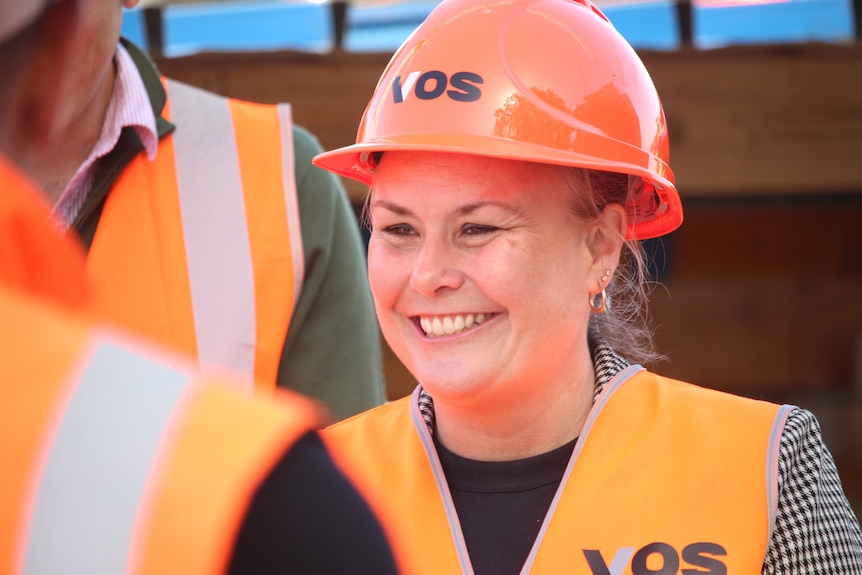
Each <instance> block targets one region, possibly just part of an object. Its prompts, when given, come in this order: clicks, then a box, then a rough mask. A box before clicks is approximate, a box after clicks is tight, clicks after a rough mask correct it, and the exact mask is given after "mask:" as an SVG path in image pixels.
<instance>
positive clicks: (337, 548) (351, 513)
mask: <svg viewBox="0 0 862 575" xmlns="http://www.w3.org/2000/svg"><path fill="white" fill-rule="evenodd" d="M228 573H229V574H230V575H252V574H254V575H259V574H266V575H268V574H272V575H275V574H278V575H326V574H330V573H331V574H336V573H339V574H345V575H347V574H350V575H363V574H367V575H395V573H397V570H396V567H395V561H394V559H393V556H392V553H391V550H390V548H389V544H388V542H387V540H386V537H385V535H384V533H383V530H382V528H381V526H380V523H379V522H378V520H377V518H376V516H375V515H374V514H373V513H372V512H371V509H370V508H369V507H368V505H367V503H366V502H365V500H364V499H362V497H360V495H359V493H358V492H357V491H356V489H355V488H354V487H353V485H352V484H351V483H349V482H348V480H347V479H346V478H345V477H344V475H343V474H342V473H341V471H340V470H339V469H338V468H337V467H336V466H335V464H334V463H333V461H332V459H331V458H330V456H329V453H328V452H327V451H326V448H325V447H324V445H323V443H322V442H321V440H320V437H319V436H318V435H317V434H316V433H313V432H312V433H309V434H307V435H306V436H304V437H303V438H302V439H300V440H299V441H298V442H297V443H296V444H295V445H294V446H293V448H291V449H290V450H288V451H287V452H286V454H285V455H284V457H282V459H281V460H280V461H279V462H278V464H277V465H276V466H275V468H274V469H273V470H272V472H271V473H270V474H269V476H268V477H267V478H266V479H265V480H264V482H263V483H262V484H261V485H260V487H259V488H258V490H257V492H256V493H255V495H254V498H253V499H252V502H251V504H250V506H249V509H248V512H247V514H246V517H245V520H244V522H243V525H242V527H241V529H240V532H239V535H238V537H237V541H236V544H235V545H234V550H233V556H232V558H231V561H230V567H229V571H228Z"/></svg>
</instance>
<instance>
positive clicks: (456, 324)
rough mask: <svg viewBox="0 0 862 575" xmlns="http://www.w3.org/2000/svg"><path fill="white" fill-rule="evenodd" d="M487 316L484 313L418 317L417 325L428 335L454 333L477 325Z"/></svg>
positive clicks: (438, 335) (437, 335)
mask: <svg viewBox="0 0 862 575" xmlns="http://www.w3.org/2000/svg"><path fill="white" fill-rule="evenodd" d="M487 317H489V316H487V315H485V314H484V313H476V314H472V313H468V314H466V315H444V316H433V317H424V316H423V317H420V318H419V326H420V327H421V328H422V331H424V332H425V335H426V336H428V337H442V336H444V335H454V334H456V333H461V332H464V331H467V330H469V329H472V328H474V327H476V326H478V325H479V324H480V323H482V322H483V321H485V319H486V318H487Z"/></svg>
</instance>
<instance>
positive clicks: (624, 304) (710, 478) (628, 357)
mask: <svg viewBox="0 0 862 575" xmlns="http://www.w3.org/2000/svg"><path fill="white" fill-rule="evenodd" d="M377 86H378V87H377V89H376V91H375V93H374V94H373V96H372V98H371V101H370V102H369V104H368V107H367V108H366V111H365V114H364V116H363V118H362V121H361V123H360V127H359V130H358V136H357V140H356V143H355V144H354V145H352V146H348V147H345V148H341V149H337V150H332V151H328V152H326V153H324V154H321V155H319V156H317V157H316V158H315V160H314V161H315V163H316V164H317V165H319V166H321V167H323V168H326V169H328V170H331V171H333V172H335V173H337V174H340V175H343V176H348V177H353V178H355V179H358V180H360V181H362V182H365V183H367V184H369V185H370V191H369V195H368V198H367V215H368V219H369V222H370V227H371V238H370V242H369V246H368V265H369V279H370V284H371V291H372V295H373V298H374V301H375V305H376V309H377V314H378V320H379V322H380V324H381V328H382V331H383V334H384V337H385V338H386V340H387V342H388V343H389V345H390V346H391V348H392V349H393V351H394V352H395V354H396V355H397V356H398V358H399V359H400V360H401V361H402V362H403V363H404V365H405V366H406V367H407V368H408V369H409V370H410V372H411V373H412V374H413V375H414V376H415V378H416V380H417V382H418V386H417V387H416V389H415V391H414V393H413V394H412V396H411V397H406V398H403V399H401V400H398V401H394V402H392V403H390V404H388V405H385V406H382V407H378V408H376V409H373V410H370V411H369V412H366V413H364V414H361V415H358V416H356V417H354V418H351V419H349V420H346V421H343V422H339V423H336V424H334V425H333V426H331V427H329V428H328V429H326V430H325V431H324V433H323V436H324V441H325V442H326V443H327V445H328V446H329V447H330V449H331V450H332V452H333V454H334V455H335V457H336V459H337V460H338V461H339V462H340V463H341V464H342V465H343V466H344V469H345V470H346V471H347V473H348V475H349V476H350V477H352V478H353V480H354V481H355V482H356V484H357V485H358V486H359V487H360V489H361V490H362V491H363V493H365V494H366V497H367V498H368V499H369V500H370V501H372V502H373V505H374V506H375V508H376V509H377V510H378V513H379V515H380V516H381V517H382V518H383V521H384V525H386V526H387V529H388V532H389V533H390V536H391V538H392V540H393V541H394V546H395V549H396V555H397V557H398V560H399V561H400V564H401V566H402V569H403V570H404V572H407V573H411V574H428V575H432V574H433V575H436V574H439V573H465V574H474V573H475V574H477V575H507V574H517V573H523V574H526V573H532V574H562V573H584V574H593V575H608V574H614V575H619V574H623V573H625V574H633V575H645V574H648V573H650V574H659V573H661V574H663V575H672V574H677V573H684V574H693V573H711V574H713V575H719V574H720V575H724V574H726V573H764V574H785V575H791V574H792V575H814V574H823V573H829V574H832V575H835V574H843V575H850V574H859V573H862V535H860V528H859V522H858V520H857V518H856V517H855V515H854V513H853V511H852V509H851V508H850V506H849V504H848V501H847V499H846V497H845V495H844V492H843V488H842V485H841V481H840V478H839V475H838V472H837V470H836V467H835V464H834V462H833V459H832V457H831V455H830V452H829V450H828V449H827V447H826V446H825V445H824V443H823V440H822V437H821V433H820V428H819V425H818V422H817V420H816V419H815V417H814V416H813V415H812V414H811V413H810V412H808V411H806V410H804V409H799V408H797V407H794V406H789V405H775V404H772V403H767V402H763V401H756V400H752V399H749V398H743V397H739V396H735V395H731V394H726V393H722V392H718V391H716V390H710V389H705V388H702V387H698V386H696V385H693V384H690V383H686V382H680V381H675V380H672V379H669V378H666V377H663V376H661V375H659V374H657V373H653V372H651V371H649V370H647V369H645V368H644V367H643V364H647V363H649V362H651V361H653V360H654V359H655V358H656V353H655V349H654V346H653V345H652V342H651V339H650V326H649V321H648V319H647V316H646V307H645V303H646V292H645V290H646V287H645V286H646V284H645V281H646V278H645V271H644V270H645V262H644V257H643V252H642V249H641V244H640V242H641V241H643V240H646V239H649V238H655V237H660V236H662V235H663V234H667V233H669V232H671V231H672V230H674V229H676V228H677V227H678V226H679V225H681V223H682V220H683V212H682V206H681V202H680V197H679V194H678V192H677V189H676V186H675V183H674V175H673V172H672V171H671V168H670V166H669V164H668V161H669V160H668V133H667V124H666V121H665V116H664V112H663V109H662V106H661V102H660V100H659V97H658V94H657V92H656V89H655V87H654V85H653V82H652V80H651V78H650V76H649V74H648V71H647V70H646V68H645V67H644V65H643V63H642V62H641V61H640V59H639V57H638V56H637V54H636V53H635V51H634V50H633V49H632V48H631V47H630V46H629V45H628V44H627V42H626V41H625V40H624V39H623V37H622V36H621V35H620V34H619V33H618V32H617V30H615V28H614V27H613V26H612V24H611V23H610V22H609V21H608V19H607V18H606V17H605V16H604V14H603V13H602V12H601V10H600V9H599V8H597V7H596V6H595V5H594V4H592V3H591V2H589V0H499V1H495V2H486V1H484V0H443V1H442V2H441V3H440V4H438V5H437V7H436V8H435V9H434V10H433V11H432V12H431V13H430V15H429V16H428V17H427V19H426V20H425V21H424V22H423V23H422V24H421V25H420V26H419V27H418V28H417V29H416V30H415V31H414V32H413V34H412V35H411V36H410V37H409V38H408V39H407V40H406V41H405V42H404V44H403V45H402V46H401V47H400V48H399V50H398V51H397V52H396V53H395V55H394V56H393V57H392V60H391V61H390V63H389V65H388V66H387V68H386V69H385V71H384V72H383V75H382V77H381V78H380V80H379V83H378V85H377Z"/></svg>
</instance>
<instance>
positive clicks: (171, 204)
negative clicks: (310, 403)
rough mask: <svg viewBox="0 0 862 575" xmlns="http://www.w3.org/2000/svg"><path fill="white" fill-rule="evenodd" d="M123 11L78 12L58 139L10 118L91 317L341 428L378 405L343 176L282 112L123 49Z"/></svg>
mask: <svg viewBox="0 0 862 575" xmlns="http://www.w3.org/2000/svg"><path fill="white" fill-rule="evenodd" d="M7 1H17V0H7ZM135 4H136V0H125V1H123V0H93V1H92V2H90V3H89V4H88V9H87V10H86V12H85V13H83V14H81V16H80V19H81V25H80V26H78V27H77V35H76V36H75V37H74V38H72V39H71V40H70V42H69V44H68V46H67V47H66V49H69V50H72V51H73V52H74V53H75V54H76V55H77V57H76V58H74V59H71V60H70V62H69V66H70V69H69V70H68V73H67V74H66V76H67V77H68V78H69V81H68V82H67V83H66V84H64V85H62V86H56V90H52V91H56V92H57V93H58V94H59V95H60V96H59V98H58V100H57V110H56V116H57V117H58V118H59V121H58V126H57V128H56V130H57V131H56V133H53V134H43V133H42V132H41V131H40V127H39V126H37V125H33V124H32V123H31V121H30V119H29V118H28V117H27V116H26V115H22V116H20V117H17V118H14V120H15V121H16V123H17V124H18V125H17V126H16V129H15V130H14V132H13V134H14V136H15V138H16V141H15V142H13V146H12V150H13V152H14V155H15V157H14V158H13V159H14V160H15V163H16V164H17V165H19V166H21V167H22V169H23V170H24V171H25V173H26V174H27V175H29V176H30V178H31V179H32V180H33V181H35V182H36V184H37V185H38V187H39V188H40V189H41V190H42V191H43V192H44V194H45V197H46V198H47V199H48V201H49V202H50V203H51V205H52V207H53V209H52V214H53V219H54V221H55V222H56V223H57V225H58V226H60V227H61V229H64V230H68V231H69V233H73V234H75V235H77V236H78V237H79V238H80V239H81V240H82V241H83V243H84V245H85V247H86V249H87V251H88V257H87V273H88V275H89V277H90V278H91V282H92V283H93V284H94V286H95V288H96V289H98V290H99V292H100V293H101V294H102V295H101V297H100V298H99V300H98V302H99V303H98V305H99V308H100V309H99V310H98V313H99V314H100V315H101V316H102V317H105V318H107V319H109V320H111V321H113V322H116V323H118V324H120V325H123V326H125V327H127V328H129V329H132V330H134V331H136V332H138V333H140V334H142V335H144V336H146V337H150V338H154V339H156V340H158V341H162V342H164V343H166V344H168V345H170V346H171V347H174V348H175V349H178V350H180V351H182V352H184V353H189V354H192V355H195V356H197V357H198V358H199V360H200V361H201V363H203V364H214V365H219V366H223V367H227V368H230V369H232V370H235V371H238V372H239V373H242V374H244V375H245V376H247V377H248V378H252V377H254V378H255V379H256V380H257V381H258V383H259V386H260V387H261V388H262V389H272V388H273V387H275V386H279V387H291V388H292V389H295V390H297V391H300V392H302V393H304V394H306V395H309V396H311V397H315V398H318V399H321V400H323V401H324V402H325V403H326V404H327V405H328V406H329V407H330V408H331V409H332V410H333V412H334V413H335V414H336V415H337V416H338V417H345V416H347V415H351V414H354V413H357V412H359V411H361V410H363V409H366V408H369V407H372V406H376V405H379V404H381V403H382V402H383V401H384V400H385V389H384V382H383V368H382V355H381V346H380V336H379V328H378V326H377V323H376V321H375V318H374V311H373V307H372V301H371V297H370V293H369V290H368V283H367V278H366V275H365V274H366V264H365V252H364V244H363V241H362V239H361V235H360V232H359V226H358V225H357V222H356V218H355V215H354V212H353V209H352V207H351V205H350V203H349V201H348V199H347V195H346V193H345V191H344V188H343V186H342V185H341V182H340V180H339V179H338V178H336V177H334V176H332V175H331V174H328V173H326V172H325V171H323V170H320V169H318V168H316V167H314V166H313V165H312V164H311V158H312V157H313V156H314V154H316V153H317V152H319V151H321V150H322V148H321V147H320V144H319V143H318V141H317V140H316V138H315V137H314V136H313V135H312V134H310V133H309V132H308V131H306V130H304V129H303V128H301V127H300V126H297V125H295V124H293V122H292V120H291V113H290V106H289V105H278V106H275V105H263V104H255V103H248V102H241V101H238V100H234V99H229V98H223V97H221V96H217V95H215V94H212V93H208V92H205V91H202V90H199V89H197V88H194V87H191V86H188V85H186V84H183V83H181V82H177V81H174V80H170V79H166V78H161V77H160V75H159V72H158V71H157V69H156V68H155V66H154V64H153V63H152V62H151V61H150V60H149V59H148V57H147V56H146V55H145V54H144V53H143V52H142V51H141V50H139V49H138V48H137V47H135V46H134V45H132V44H131V43H129V42H127V41H125V40H120V39H119V38H120V28H121V22H122V17H123V8H124V6H125V7H127V8H131V7H133V6H134V5H135ZM38 81H39V82H40V84H39V85H38V86H37V84H35V83H34V84H33V87H34V89H37V88H42V89H44V88H53V86H51V84H52V83H53V82H55V81H56V78H55V77H44V78H39V79H38Z"/></svg>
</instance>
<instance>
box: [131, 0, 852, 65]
mask: <svg viewBox="0 0 862 575" xmlns="http://www.w3.org/2000/svg"><path fill="white" fill-rule="evenodd" d="M437 3H438V2H437V1H436V0H431V1H428V0H417V1H412V2H404V1H402V2H397V3H391V4H384V5H364V4H353V5H349V7H348V10H347V18H346V23H345V31H344V38H343V47H344V49H345V50H347V51H353V52H390V51H393V50H395V49H396V48H397V47H398V46H399V45H400V44H401V43H402V42H403V41H404V40H405V39H406V38H407V36H408V35H409V34H410V32H412V31H413V29H414V28H415V27H416V26H418V25H419V23H420V22H421V21H422V20H423V19H424V18H425V16H427V15H428V13H429V12H430V11H431V10H432V9H433V8H434V6H436V5H437ZM597 4H598V5H599V7H600V8H601V9H602V10H603V11H604V12H605V14H606V15H607V16H608V19H610V20H611V22H612V23H613V24H614V25H615V26H616V27H617V29H618V30H619V31H620V33H621V34H622V35H623V36H624V37H625V38H626V39H627V40H628V41H629V43H630V44H631V45H632V46H633V47H635V48H636V49H648V50H663V51H670V50H676V49H677V48H679V46H680V45H681V36H680V30H681V26H680V23H679V12H678V10H677V7H676V2H675V1H674V0H655V1H647V2H644V1H632V2H631V3H612V4H607V5H602V4H601V2H597ZM691 19H692V21H691V34H692V38H691V40H692V44H693V45H694V46H695V47H696V48H700V49H710V48H716V47H721V46H728V45H733V44H790V43H799V42H811V41H815V42H828V43H845V42H854V41H855V39H856V30H855V27H854V14H853V6H852V1H851V0H748V1H746V0H736V1H729V0H692V1H691ZM162 28H163V41H164V46H163V51H164V54H165V55H166V56H169V57H170V56H182V55H187V54H193V53H196V52H204V51H215V52H220V51H221V52H224V51H229V52H248V51H270V50H297V51H306V52H318V53H320V52H327V51H329V50H331V49H332V48H333V47H334V45H335V31H334V29H333V17H332V7H331V5H330V4H329V3H328V2H308V1H283V0H257V1H233V2H224V1H213V2H207V3H195V4H176V5H169V6H167V7H165V8H164V9H163V10H162ZM123 35H124V36H126V37H127V38H129V39H130V40H132V41H134V42H136V43H138V44H140V45H143V46H144V47H146V34H145V28H144V21H143V12H142V10H140V9H133V10H127V11H126V13H125V16H124V19H123Z"/></svg>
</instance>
